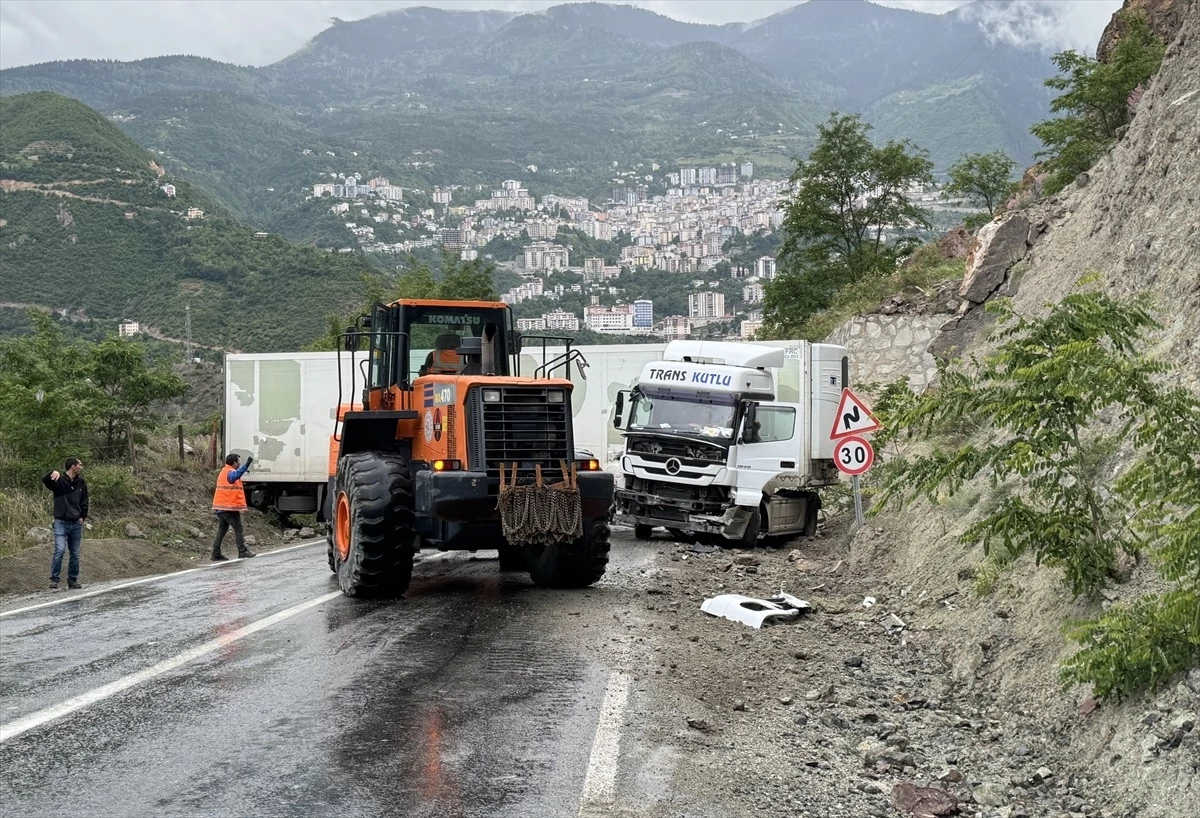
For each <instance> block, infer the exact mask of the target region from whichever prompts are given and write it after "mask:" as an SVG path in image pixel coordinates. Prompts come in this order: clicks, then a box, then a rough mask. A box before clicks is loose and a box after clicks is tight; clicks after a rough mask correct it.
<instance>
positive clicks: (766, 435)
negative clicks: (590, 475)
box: [613, 341, 848, 546]
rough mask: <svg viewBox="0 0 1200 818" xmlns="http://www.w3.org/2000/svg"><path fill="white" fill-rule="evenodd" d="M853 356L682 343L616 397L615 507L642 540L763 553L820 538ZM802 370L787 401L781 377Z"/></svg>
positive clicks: (826, 349)
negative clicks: (789, 541)
mask: <svg viewBox="0 0 1200 818" xmlns="http://www.w3.org/2000/svg"><path fill="white" fill-rule="evenodd" d="M847 364H848V359H847V358H846V354H845V349H844V348H843V347H839V346H834V345H829V344H807V343H806V344H802V345H801V346H799V347H797V348H794V349H788V350H784V349H782V348H777V347H770V346H763V345H758V344H746V343H719V342H706V341H675V342H672V343H671V344H669V345H668V346H667V349H666V351H665V352H664V353H663V360H662V361H656V362H653V363H650V364H647V365H646V366H645V367H644V368H643V370H642V374H641V377H640V379H639V381H638V384H637V385H636V386H635V387H634V388H633V389H631V390H629V391H628V392H623V393H620V394H618V396H617V403H616V405H615V406H614V412H613V417H614V425H616V426H617V428H619V429H621V430H622V432H623V434H624V438H625V449H624V453H623V455H622V457H621V485H620V488H618V490H617V492H616V495H617V504H618V508H619V510H620V512H621V513H622V514H623V515H625V516H626V518H630V519H631V522H633V524H634V529H635V533H636V534H637V535H638V537H639V538H647V537H649V536H650V534H651V532H652V531H653V529H654V528H656V527H662V528H665V529H667V531H668V532H669V533H670V534H671V535H672V536H674V537H675V538H677V539H681V540H694V539H705V540H712V541H715V542H721V543H727V544H737V545H743V546H752V545H754V544H755V543H756V542H757V541H758V539H759V537H760V536H761V535H772V536H784V535H792V534H796V533H806V534H808V535H810V536H811V534H813V533H815V530H816V523H817V511H818V509H819V508H820V497H819V494H818V493H817V488H819V487H820V486H826V485H831V484H833V483H836V482H837V480H838V472H837V469H836V467H835V466H834V464H833V444H832V442H831V441H829V440H828V430H829V429H830V428H832V422H833V417H834V413H835V412H836V409H837V401H838V397H839V395H840V393H841V389H842V387H843V385H844V384H845V381H846V372H845V369H846V367H847ZM789 366H790V367H798V368H799V369H800V378H799V383H800V384H801V390H800V392H801V394H800V395H797V396H796V397H797V398H798V400H795V401H781V400H778V399H777V397H778V396H779V389H778V382H779V377H778V373H779V372H780V371H782V370H783V369H784V368H785V367H789Z"/></svg>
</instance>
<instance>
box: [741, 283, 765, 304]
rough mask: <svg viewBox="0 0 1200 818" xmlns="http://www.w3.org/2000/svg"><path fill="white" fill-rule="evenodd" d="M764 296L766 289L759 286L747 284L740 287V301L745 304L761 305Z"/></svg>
mask: <svg viewBox="0 0 1200 818" xmlns="http://www.w3.org/2000/svg"><path fill="white" fill-rule="evenodd" d="M766 296H767V292H766V288H764V287H763V285H761V284H747V285H746V286H745V287H742V300H743V301H745V302H746V303H747V304H761V303H762V301H763V299H764V298H766Z"/></svg>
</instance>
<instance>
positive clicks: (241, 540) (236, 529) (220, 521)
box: [212, 511, 246, 556]
mask: <svg viewBox="0 0 1200 818" xmlns="http://www.w3.org/2000/svg"><path fill="white" fill-rule="evenodd" d="M231 528H232V529H233V536H234V539H235V540H237V548H238V553H239V554H242V553H245V551H246V539H245V537H244V536H243V535H242V512H240V511H218V512H217V538H216V539H215V540H213V550H212V552H213V555H214V556H216V555H217V554H220V553H221V540H223V539H225V532H226V531H228V530H229V529H231Z"/></svg>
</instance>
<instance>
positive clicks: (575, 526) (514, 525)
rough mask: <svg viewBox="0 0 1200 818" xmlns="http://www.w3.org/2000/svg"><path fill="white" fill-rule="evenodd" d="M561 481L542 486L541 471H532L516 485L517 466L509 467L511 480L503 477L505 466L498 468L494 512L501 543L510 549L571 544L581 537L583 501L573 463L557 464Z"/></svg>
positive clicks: (517, 480)
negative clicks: (530, 478)
mask: <svg viewBox="0 0 1200 818" xmlns="http://www.w3.org/2000/svg"><path fill="white" fill-rule="evenodd" d="M558 464H559V468H560V469H561V471H562V476H563V479H562V480H561V481H560V482H558V483H551V484H549V485H546V483H545V481H544V479H543V477H542V467H541V465H537V466H535V467H534V479H533V482H530V483H522V482H520V477H519V476H518V473H517V464H516V463H513V464H512V476H511V479H509V478H508V475H507V474H506V470H507V464H505V463H501V464H500V494H499V496H498V497H497V498H496V508H497V509H498V510H499V511H500V524H501V528H502V530H503V532H504V539H506V540H508V542H509V543H511V544H512V545H529V544H534V543H538V544H549V543H556V542H573V541H574V540H577V539H579V538H580V537H582V536H583V499H582V497H581V496H580V494H579V475H578V472H577V471H576V466H575V464H574V463H572V464H571V466H570V467H569V468H568V467H567V463H566V461H565V460H560V461H559V462H558Z"/></svg>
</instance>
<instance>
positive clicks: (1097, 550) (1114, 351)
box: [874, 293, 1200, 699]
mask: <svg viewBox="0 0 1200 818" xmlns="http://www.w3.org/2000/svg"><path fill="white" fill-rule="evenodd" d="M994 309H995V310H996V311H998V312H1000V313H1001V319H1002V322H1003V323H1007V324H1008V325H1009V326H1008V327H1007V328H1006V329H1003V330H1001V332H1000V333H999V340H1000V341H1002V343H1001V344H1000V345H999V346H998V347H997V349H996V351H995V352H993V353H992V354H990V355H988V356H987V357H985V358H983V359H982V360H974V359H973V360H971V361H969V362H968V363H966V364H962V363H959V364H956V365H955V366H952V367H946V368H944V369H943V371H942V373H941V379H940V383H939V386H938V388H937V389H936V390H931V391H929V392H927V393H925V394H923V395H919V396H918V395H915V394H913V393H912V392H911V390H908V389H907V387H906V386H905V385H903V384H893V385H892V386H890V387H888V389H886V390H885V391H884V394H883V399H882V400H880V401H879V402H878V403H877V410H878V412H879V413H880V414H881V415H882V416H883V417H884V419H885V423H886V424H887V429H886V431H885V433H884V434H883V435H881V436H880V437H881V438H882V439H883V441H884V442H887V441H888V440H889V439H891V440H906V439H922V440H925V441H927V442H928V443H930V444H932V452H931V453H929V454H923V455H918V456H910V457H905V456H898V457H894V458H892V459H890V460H889V461H888V462H887V463H885V464H884V467H883V468H882V469H881V470H880V480H881V490H880V494H879V500H878V502H877V503H876V506H875V509H874V510H875V511H879V510H880V509H882V508H885V507H887V506H888V505H889V504H890V503H893V502H894V503H898V504H900V505H903V504H904V503H905V502H907V501H909V500H910V499H912V498H913V497H915V496H918V495H921V496H926V497H928V498H929V499H930V500H931V501H934V502H937V501H940V500H942V499H944V498H946V497H951V498H952V497H954V496H955V495H957V494H960V493H961V492H964V491H973V490H974V487H975V485H976V483H975V482H974V481H976V480H977V479H980V478H983V479H986V480H988V481H989V482H990V484H991V487H992V494H991V495H990V496H989V497H988V499H987V500H986V501H985V502H984V504H983V505H982V506H981V507H980V509H979V511H980V513H981V514H982V515H983V516H982V518H981V519H980V520H979V521H977V522H975V523H974V524H973V525H971V526H970V527H969V528H968V529H967V531H966V532H965V533H964V534H963V535H962V537H961V538H960V540H961V542H963V543H964V544H969V545H974V544H977V543H978V544H982V545H983V548H984V552H985V554H986V559H985V560H984V562H983V563H982V564H981V565H980V566H979V569H978V571H977V574H976V590H978V591H980V592H986V591H988V590H990V589H991V588H992V587H994V586H995V584H996V583H997V582H998V581H999V579H1000V577H1001V576H1002V574H1003V572H1004V570H1005V569H1006V567H1007V566H1009V565H1011V564H1012V563H1013V562H1015V561H1016V559H1017V558H1018V557H1020V556H1021V555H1022V554H1025V553H1032V554H1033V555H1034V557H1035V558H1036V559H1037V561H1038V562H1039V563H1045V564H1047V565H1051V566H1055V567H1057V568H1059V569H1061V570H1062V571H1063V575H1064V578H1065V579H1066V582H1067V585H1068V586H1069V587H1070V590H1071V592H1072V594H1074V595H1076V596H1080V595H1088V596H1094V595H1095V594H1096V592H1097V591H1098V590H1099V589H1100V588H1102V587H1103V586H1104V585H1105V584H1106V583H1107V582H1108V578H1109V575H1110V571H1111V568H1112V566H1113V561H1114V557H1115V556H1116V554H1117V553H1118V551H1124V552H1125V553H1127V554H1134V553H1137V552H1142V551H1145V552H1147V553H1149V554H1150V556H1151V557H1152V559H1153V560H1154V562H1155V565H1156V567H1157V569H1158V571H1159V573H1160V574H1161V575H1162V577H1163V578H1164V579H1165V580H1166V581H1167V582H1169V583H1171V585H1172V586H1173V587H1172V588H1171V589H1170V590H1169V591H1168V592H1167V593H1165V594H1162V595H1161V596H1148V597H1145V598H1143V599H1141V600H1139V601H1137V602H1136V603H1134V604H1133V605H1130V606H1116V607H1114V608H1113V609H1112V610H1110V611H1108V612H1107V613H1105V614H1103V615H1102V616H1100V617H1098V618H1096V619H1093V620H1091V621H1087V622H1080V623H1075V624H1073V625H1072V626H1071V628H1070V630H1069V634H1070V636H1071V638H1072V639H1074V640H1075V641H1076V642H1078V643H1079V644H1080V646H1081V648H1080V650H1079V651H1078V652H1077V653H1076V654H1075V655H1074V656H1072V657H1071V658H1070V659H1068V660H1067V661H1066V662H1064V664H1063V668H1062V679H1063V681H1064V682H1065V683H1067V684H1072V683H1090V684H1091V685H1092V686H1093V690H1094V694H1095V695H1096V696H1097V697H1098V698H1101V699H1104V698H1109V697H1116V698H1122V697H1124V696H1128V695H1130V694H1132V693H1134V692H1136V691H1139V690H1143V689H1146V688H1154V687H1157V686H1159V685H1161V684H1162V683H1163V682H1165V681H1166V680H1167V679H1168V678H1169V677H1170V676H1171V675H1172V674H1174V673H1177V672H1179V671H1182V670H1185V669H1188V668H1191V667H1194V666H1196V665H1198V664H1200V506H1198V505H1197V502H1196V498H1198V497H1200V460H1198V459H1197V456H1196V453H1197V452H1200V400H1197V398H1196V396H1195V395H1194V394H1192V393H1191V392H1189V391H1188V390H1187V389H1184V388H1183V387H1178V386H1176V387H1164V386H1162V385H1161V384H1162V380H1161V377H1162V376H1163V375H1165V374H1166V372H1167V368H1166V367H1165V366H1164V365H1162V364H1161V363H1158V362H1156V361H1152V360H1149V359H1148V358H1146V357H1145V356H1143V355H1142V354H1141V353H1139V352H1138V351H1137V348H1138V347H1139V346H1141V345H1142V344H1143V342H1144V341H1145V336H1146V335H1147V333H1148V332H1149V331H1150V330H1152V329H1154V328H1156V326H1157V325H1156V323H1155V322H1154V320H1153V319H1152V318H1151V317H1150V314H1149V312H1148V311H1147V309H1146V306H1145V301H1144V299H1139V300H1136V301H1134V302H1132V303H1123V302H1120V301H1117V300H1116V299H1113V298H1111V297H1109V296H1107V295H1104V294H1102V293H1076V294H1073V295H1070V296H1068V297H1067V298H1065V299H1063V301H1061V302H1060V303H1058V304H1056V305H1053V306H1052V308H1051V309H1050V312H1049V314H1048V315H1046V316H1045V317H1044V318H1041V319H1036V320H1034V319H1027V318H1019V317H1017V316H1016V314H1015V313H1014V312H1013V311H1012V308H1011V306H1009V305H1007V304H1004V303H1001V304H998V305H996V306H994ZM964 423H980V424H981V426H980V428H981V429H982V433H981V434H976V435H975V436H974V438H972V439H971V440H969V441H966V442H962V443H960V444H957V445H954V446H951V447H949V448H946V447H944V446H943V445H941V444H942V442H943V441H944V440H945V436H946V434H947V430H953V429H955V428H962V426H963V424H964ZM1123 448H1124V449H1126V450H1131V451H1130V453H1131V454H1132V456H1133V457H1134V460H1133V465H1132V466H1131V467H1130V468H1129V469H1128V471H1126V472H1125V473H1124V474H1123V475H1122V476H1121V477H1120V478H1119V479H1116V480H1113V479H1111V478H1110V477H1109V475H1110V474H1111V473H1112V471H1113V469H1112V466H1113V463H1114V462H1115V456H1116V455H1117V453H1118V452H1121V451H1122V449H1123Z"/></svg>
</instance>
